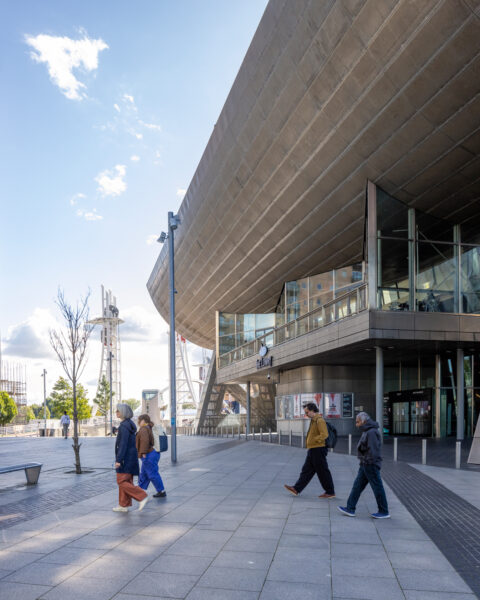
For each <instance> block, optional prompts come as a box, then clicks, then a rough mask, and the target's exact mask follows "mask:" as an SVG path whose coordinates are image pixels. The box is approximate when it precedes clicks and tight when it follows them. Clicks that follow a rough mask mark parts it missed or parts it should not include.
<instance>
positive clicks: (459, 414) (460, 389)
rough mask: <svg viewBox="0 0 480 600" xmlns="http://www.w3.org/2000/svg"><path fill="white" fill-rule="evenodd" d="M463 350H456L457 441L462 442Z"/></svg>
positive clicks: (463, 430)
mask: <svg viewBox="0 0 480 600" xmlns="http://www.w3.org/2000/svg"><path fill="white" fill-rule="evenodd" d="M463 369H464V367H463V349H462V348H458V349H457V440H463V438H464V434H465V423H464V420H465V388H464V377H465V375H464V372H463Z"/></svg>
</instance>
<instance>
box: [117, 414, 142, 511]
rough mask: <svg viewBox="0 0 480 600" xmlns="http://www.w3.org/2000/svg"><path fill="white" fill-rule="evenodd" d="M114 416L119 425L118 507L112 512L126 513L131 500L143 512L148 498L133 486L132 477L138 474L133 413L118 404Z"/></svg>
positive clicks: (135, 429)
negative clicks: (136, 502) (133, 500)
mask: <svg viewBox="0 0 480 600" xmlns="http://www.w3.org/2000/svg"><path fill="white" fill-rule="evenodd" d="M116 415H117V418H119V419H120V420H121V423H120V427H119V428H118V432H117V439H116V440H115V469H116V471H117V484H118V506H115V507H114V508H113V510H114V511H115V512H128V507H129V506H132V498H134V499H135V500H137V501H138V502H139V506H138V510H143V508H144V507H145V504H146V503H147V502H148V499H149V496H148V494H147V493H146V492H145V491H144V490H142V488H140V487H138V485H133V476H134V475H138V474H139V468H138V454H137V448H136V447H135V433H136V431H137V428H136V426H135V423H134V422H133V421H132V417H133V411H132V409H131V408H130V406H129V405H128V404H118V405H117V411H116Z"/></svg>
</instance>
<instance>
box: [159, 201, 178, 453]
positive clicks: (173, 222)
mask: <svg viewBox="0 0 480 600" xmlns="http://www.w3.org/2000/svg"><path fill="white" fill-rule="evenodd" d="M179 225H180V219H179V218H178V215H174V214H173V212H169V213H168V235H167V234H165V233H164V232H162V233H161V235H160V237H159V238H158V241H159V242H160V243H162V244H163V243H164V242H165V240H166V239H168V267H169V292H170V425H171V429H172V438H171V443H170V453H171V460H172V463H176V462H177V390H176V373H175V294H176V293H177V292H176V290H175V264H174V257H173V253H174V243H173V242H174V233H173V232H174V231H175V229H177V227H178V226H179Z"/></svg>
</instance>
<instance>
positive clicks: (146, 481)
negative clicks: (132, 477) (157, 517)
mask: <svg viewBox="0 0 480 600" xmlns="http://www.w3.org/2000/svg"><path fill="white" fill-rule="evenodd" d="M153 425H154V423H153V422H152V421H151V420H150V417H149V415H147V414H145V415H140V416H139V417H138V427H139V429H138V433H137V436H136V445H137V452H138V457H139V458H140V459H141V461H142V468H141V470H140V476H139V478H138V485H139V486H140V487H141V488H142V490H145V491H146V490H147V489H148V486H149V485H150V482H152V483H153V485H154V487H155V489H156V490H157V493H156V494H153V497H154V498H165V496H166V495H167V492H166V491H165V487H164V485H163V481H162V478H161V476H160V473H159V472H158V461H159V460H160V452H157V451H156V450H155V447H154V446H155V443H154V438H153V432H152V428H153Z"/></svg>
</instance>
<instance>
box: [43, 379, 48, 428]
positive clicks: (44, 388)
mask: <svg viewBox="0 0 480 600" xmlns="http://www.w3.org/2000/svg"><path fill="white" fill-rule="evenodd" d="M42 377H43V431H44V433H43V437H47V371H46V370H45V369H43V375H42Z"/></svg>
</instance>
